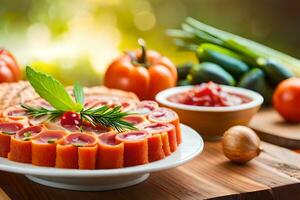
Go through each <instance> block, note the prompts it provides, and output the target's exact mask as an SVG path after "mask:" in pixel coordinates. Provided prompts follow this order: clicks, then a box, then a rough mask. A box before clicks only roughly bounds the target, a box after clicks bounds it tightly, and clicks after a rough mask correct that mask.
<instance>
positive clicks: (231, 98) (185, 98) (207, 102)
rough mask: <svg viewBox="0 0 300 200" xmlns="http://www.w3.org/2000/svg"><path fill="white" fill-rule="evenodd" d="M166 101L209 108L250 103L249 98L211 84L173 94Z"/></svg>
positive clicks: (203, 84)
mask: <svg viewBox="0 0 300 200" xmlns="http://www.w3.org/2000/svg"><path fill="white" fill-rule="evenodd" d="M168 100H169V101H171V102H176V103H181V104H186V105H193V106H209V107H222V106H235V105H241V104H244V103H248V102H250V101H251V99H250V98H248V97H245V96H242V95H240V94H235V93H231V92H226V91H224V90H223V89H222V87H221V86H220V85H218V84H216V83H213V82H208V83H202V84H200V85H198V86H195V87H194V88H193V89H191V90H189V91H188V92H183V93H179V94H175V95H173V96H171V97H169V98H168Z"/></svg>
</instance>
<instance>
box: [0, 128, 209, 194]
mask: <svg viewBox="0 0 300 200" xmlns="http://www.w3.org/2000/svg"><path fill="white" fill-rule="evenodd" d="M181 128H182V144H180V146H179V148H178V149H177V150H176V152H174V153H173V154H171V155H170V156H168V157H167V158H165V159H163V160H160V161H156V162H152V163H149V164H145V165H139V166H134V167H126V168H121V169H108V170H103V169H99V170H79V169H59V168H53V167H38V166H34V165H31V164H23V163H18V162H13V161H10V160H8V159H5V158H0V170H2V171H8V172H14V173H19V174H25V175H26V176H27V177H28V178H29V179H30V180H32V181H34V182H37V183H40V184H43V185H47V186H50V187H56V188H63V189H70V190H81V191H103V190H111V189H117V188H123V187H128V186H131V185H135V184H138V183H140V182H142V181H144V180H146V179H147V178H148V177H149V173H150V172H155V171H161V170H166V169H170V168H173V167H176V166H178V165H181V164H183V163H185V162H188V161H189V160H191V159H193V158H194V157H196V156H197V155H198V154H200V153H201V152H202V150H203V146H204V144H203V140H202V138H201V136H200V135H199V134H198V133H197V132H196V131H194V130H193V129H191V128H190V127H188V126H186V125H183V124H181Z"/></svg>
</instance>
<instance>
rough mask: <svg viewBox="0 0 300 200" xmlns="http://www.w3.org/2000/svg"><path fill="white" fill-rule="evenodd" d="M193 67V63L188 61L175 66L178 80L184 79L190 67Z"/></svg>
mask: <svg viewBox="0 0 300 200" xmlns="http://www.w3.org/2000/svg"><path fill="white" fill-rule="evenodd" d="M192 67H193V63H191V62H188V63H184V64H181V65H178V66H177V74H178V79H179V80H184V79H186V76H187V75H188V74H189V72H190V70H191V68H192Z"/></svg>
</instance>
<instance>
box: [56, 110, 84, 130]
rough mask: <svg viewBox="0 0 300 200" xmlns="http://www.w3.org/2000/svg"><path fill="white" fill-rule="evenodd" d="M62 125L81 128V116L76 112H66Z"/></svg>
mask: <svg viewBox="0 0 300 200" xmlns="http://www.w3.org/2000/svg"><path fill="white" fill-rule="evenodd" d="M60 124H61V125H62V126H65V125H75V126H80V125H81V119H80V115H79V114H78V113H76V112H71V111H68V112H65V113H64V114H63V115H62V116H61V118H60Z"/></svg>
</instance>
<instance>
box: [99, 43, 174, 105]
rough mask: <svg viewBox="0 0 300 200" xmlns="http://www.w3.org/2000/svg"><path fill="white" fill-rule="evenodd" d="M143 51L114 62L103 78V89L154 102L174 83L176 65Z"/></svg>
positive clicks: (166, 59) (164, 58) (155, 54)
mask: <svg viewBox="0 0 300 200" xmlns="http://www.w3.org/2000/svg"><path fill="white" fill-rule="evenodd" d="M140 45H141V47H142V50H135V51H134V52H127V53H125V54H124V55H122V56H121V57H119V58H117V59H116V60H114V61H113V62H112V63H111V64H110V65H109V67H108V69H107V70H106V72H105V76H104V85H106V86H107V87H110V88H117V89H121V90H126V91H131V92H134V93H135V94H136V95H137V96H138V97H139V98H140V99H154V97H155V95H156V94H157V93H158V92H159V91H161V90H163V89H166V88H169V87H173V86H175V85H176V81H177V70H176V67H175V65H174V64H173V63H172V62H171V61H170V60H169V59H168V58H167V57H163V56H161V55H160V54H159V53H158V52H156V51H152V50H149V51H146V49H145V46H144V44H143V43H142V42H140Z"/></svg>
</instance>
